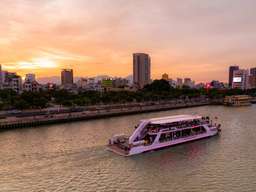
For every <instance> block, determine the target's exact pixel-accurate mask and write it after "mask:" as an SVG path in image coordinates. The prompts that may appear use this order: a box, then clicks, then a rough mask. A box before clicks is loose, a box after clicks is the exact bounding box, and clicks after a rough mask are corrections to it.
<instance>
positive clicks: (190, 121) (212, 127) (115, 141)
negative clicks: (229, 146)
mask: <svg viewBox="0 0 256 192" xmlns="http://www.w3.org/2000/svg"><path fill="white" fill-rule="evenodd" d="M216 120H217V118H215V119H214V120H212V119H210V118H209V117H202V116H198V115H176V116H168V117H162V118H153V119H146V120H141V121H140V123H139V125H138V126H136V128H135V131H134V132H133V134H132V135H131V136H126V135H123V134H122V135H115V136H113V137H112V138H111V139H110V140H109V143H108V146H107V147H108V150H110V151H113V152H115V153H117V154H119V155H123V156H130V155H135V154H140V153H143V152H147V151H152V150H156V149H160V148H164V147H168V146H173V145H177V144H181V143H185V142H189V141H194V140H198V139H203V138H207V137H212V136H215V135H218V133H219V132H220V131H221V129H220V127H221V125H220V124H217V123H216Z"/></svg>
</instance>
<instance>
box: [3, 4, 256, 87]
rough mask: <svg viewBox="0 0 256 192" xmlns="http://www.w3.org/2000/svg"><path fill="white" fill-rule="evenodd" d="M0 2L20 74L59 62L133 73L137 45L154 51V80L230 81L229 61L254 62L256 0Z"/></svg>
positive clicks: (8, 47) (93, 71) (80, 72)
mask: <svg viewBox="0 0 256 192" xmlns="http://www.w3.org/2000/svg"><path fill="white" fill-rule="evenodd" d="M1 4H2V7H5V9H3V10H2V11H1V13H0V21H1V23H2V27H0V63H1V64H2V65H3V68H4V69H6V70H8V71H15V72H17V73H19V74H21V75H22V76H23V77H24V76H25V74H26V73H31V72H33V73H35V74H36V75H37V77H50V76H58V75H59V71H60V70H61V69H62V68H72V69H74V72H75V73H76V76H96V75H110V76H121V77H125V76H128V75H130V74H132V59H131V55H132V54H133V53H135V52H146V53H148V54H149V55H150V56H151V58H152V78H153V79H157V78H158V79H159V78H161V75H162V74H163V73H168V74H169V76H170V77H171V78H176V77H182V78H185V77H190V78H192V79H195V80H196V81H197V82H208V81H210V80H212V79H218V80H220V81H224V82H227V80H228V79H227V76H226V74H227V69H228V66H230V65H240V66H242V67H243V68H251V67H253V66H255V63H256V58H255V56H254V52H255V50H254V43H253V42H254V41H255V39H256V35H255V32H256V28H255V27H254V21H255V19H256V16H255V14H254V5H256V2H254V1H250V0H246V1H243V2H241V1H231V0H224V1H214V2H212V1H211V2H210V1H193V0H190V1H187V2H170V1H167V0H160V1H157V2H155V1H152V0H149V1H145V0H142V1H139V2H138V1H129V2H127V1H123V0H121V1H118V2H113V1H107V0H103V1H99V0H96V1H93V2H91V1H82V0H76V1H69V0H55V1H49V0H44V1H28V0H19V1H18V0H12V1H10V0H3V1H1V3H0V5H1ZM135 12H136V13H137V14H134V13H135ZM67 13H69V14H67ZM98 13H101V14H98Z"/></svg>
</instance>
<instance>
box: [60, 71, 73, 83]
mask: <svg viewBox="0 0 256 192" xmlns="http://www.w3.org/2000/svg"><path fill="white" fill-rule="evenodd" d="M73 79H74V78H73V69H62V71H61V85H63V86H65V85H72V84H73V83H74V80H73Z"/></svg>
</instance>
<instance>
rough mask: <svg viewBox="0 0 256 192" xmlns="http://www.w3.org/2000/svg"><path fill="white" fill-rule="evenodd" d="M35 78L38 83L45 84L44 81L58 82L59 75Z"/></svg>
mask: <svg viewBox="0 0 256 192" xmlns="http://www.w3.org/2000/svg"><path fill="white" fill-rule="evenodd" d="M36 80H37V81H38V83H40V84H46V83H55V84H60V77H58V76H52V77H38V78H37V79H36Z"/></svg>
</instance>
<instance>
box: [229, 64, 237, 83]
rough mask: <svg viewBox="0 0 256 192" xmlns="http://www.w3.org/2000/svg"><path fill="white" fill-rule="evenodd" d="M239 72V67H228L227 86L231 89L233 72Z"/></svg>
mask: <svg viewBox="0 0 256 192" xmlns="http://www.w3.org/2000/svg"><path fill="white" fill-rule="evenodd" d="M237 70H239V66H230V67H229V78H228V85H229V87H232V84H233V78H234V71H237Z"/></svg>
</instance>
